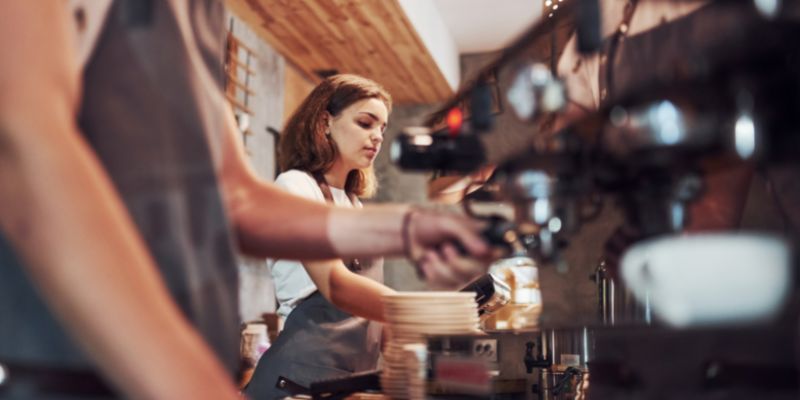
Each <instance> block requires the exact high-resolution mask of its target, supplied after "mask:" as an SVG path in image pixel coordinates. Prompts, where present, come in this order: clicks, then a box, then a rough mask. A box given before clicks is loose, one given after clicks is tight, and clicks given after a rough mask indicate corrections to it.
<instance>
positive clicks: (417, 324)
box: [381, 292, 479, 399]
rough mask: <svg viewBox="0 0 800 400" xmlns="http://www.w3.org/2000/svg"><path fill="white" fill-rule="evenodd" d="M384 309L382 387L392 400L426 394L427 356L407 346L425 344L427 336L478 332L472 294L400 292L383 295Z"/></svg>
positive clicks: (475, 308)
mask: <svg viewBox="0 0 800 400" xmlns="http://www.w3.org/2000/svg"><path fill="white" fill-rule="evenodd" d="M383 306H384V314H385V315H384V316H385V318H386V323H387V324H386V331H387V332H388V334H389V335H388V336H389V340H388V341H387V344H386V349H385V352H384V354H383V356H384V363H383V373H382V374H381V386H382V387H383V391H384V393H386V394H388V395H389V396H391V397H392V398H393V399H408V398H419V397H420V396H422V395H424V393H425V390H424V389H425V388H424V385H425V379H422V377H424V374H425V371H426V369H427V366H426V364H427V362H426V361H425V359H426V357H424V355H423V354H420V351H419V350H418V347H414V346H407V345H411V344H423V345H424V344H426V337H427V336H430V335H463V334H474V333H476V332H478V322H479V319H478V305H477V303H475V293H471V292H470V293H461V292H399V293H395V294H391V295H387V296H384V297H383ZM415 350H416V351H415Z"/></svg>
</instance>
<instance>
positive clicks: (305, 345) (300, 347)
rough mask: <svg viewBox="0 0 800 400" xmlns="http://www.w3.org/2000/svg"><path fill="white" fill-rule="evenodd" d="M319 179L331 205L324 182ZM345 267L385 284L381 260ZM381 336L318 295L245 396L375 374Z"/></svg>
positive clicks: (289, 325) (373, 325)
mask: <svg viewBox="0 0 800 400" xmlns="http://www.w3.org/2000/svg"><path fill="white" fill-rule="evenodd" d="M315 178H316V179H317V182H318V183H319V185H320V189H321V190H322V193H323V195H324V196H325V198H326V200H327V201H328V202H329V203H332V202H333V197H332V196H331V194H330V188H328V187H327V183H325V181H324V178H321V177H320V176H315ZM350 198H351V201H353V197H352V196H351V197H350ZM346 265H347V266H348V268H349V269H350V271H352V272H354V273H357V274H359V275H362V276H366V277H368V278H370V279H372V280H374V281H377V282H383V265H382V263H380V262H378V261H375V260H373V261H367V260H364V261H363V263H362V262H359V261H356V260H353V261H349V262H346ZM381 332H382V325H381V324H380V323H377V322H373V321H369V320H366V319H364V318H359V317H354V316H352V315H350V314H348V313H346V312H344V311H342V310H339V309H338V308H336V306H334V305H333V304H331V302H329V301H328V300H326V299H325V297H323V296H322V294H321V293H320V292H319V291H317V292H314V293H313V294H312V295H311V296H309V297H308V298H306V299H304V300H303V301H301V302H300V304H298V305H297V307H295V309H294V310H292V312H291V313H290V314H289V317H287V318H286V323H285V324H284V327H283V331H281V333H280V335H278V339H277V340H276V341H275V343H273V344H272V346H270V348H269V350H267V352H266V353H264V355H263V356H262V357H261V360H260V361H259V362H258V366H257V367H256V370H255V372H254V373H253V378H252V379H251V380H250V384H249V385H248V386H247V389H245V393H246V394H247V396H248V397H250V398H252V399H257V400H262V399H280V398H283V397H286V396H289V395H291V394H292V391H291V390H290V389H289V388H280V387H278V386H279V385H278V380H279V377H282V378H286V379H288V380H290V381H291V382H293V383H295V384H297V385H300V386H302V387H304V388H308V387H309V386H310V385H311V383H312V382H317V381H321V380H327V379H333V378H341V377H345V376H348V375H350V374H353V373H356V372H363V371H369V370H374V369H376V368H377V366H378V357H379V356H380V344H381Z"/></svg>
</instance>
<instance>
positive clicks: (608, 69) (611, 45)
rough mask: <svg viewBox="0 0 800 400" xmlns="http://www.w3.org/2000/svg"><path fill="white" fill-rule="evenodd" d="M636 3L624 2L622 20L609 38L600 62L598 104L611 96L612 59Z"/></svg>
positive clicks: (612, 80)
mask: <svg viewBox="0 0 800 400" xmlns="http://www.w3.org/2000/svg"><path fill="white" fill-rule="evenodd" d="M637 3H638V0H628V2H627V4H625V9H624V10H623V11H622V22H620V24H619V26H618V27H617V30H616V31H614V33H613V34H612V35H611V37H610V38H609V41H608V44H607V51H606V54H605V62H601V63H600V71H599V72H600V76H599V80H600V85H599V86H600V104H603V103H605V102H606V101H607V100H608V99H610V98H612V97H613V90H614V60H615V59H616V55H617V50H618V48H619V45H620V43H622V40H623V39H624V37H625V35H627V34H628V31H629V30H630V26H631V20H633V14H634V13H635V11H636V5H637ZM601 57H602V56H601ZM601 60H602V58H601Z"/></svg>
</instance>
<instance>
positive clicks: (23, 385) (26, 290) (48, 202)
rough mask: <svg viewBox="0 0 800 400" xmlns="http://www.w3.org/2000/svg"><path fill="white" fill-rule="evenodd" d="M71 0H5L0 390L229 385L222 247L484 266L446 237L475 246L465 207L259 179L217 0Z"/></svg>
mask: <svg viewBox="0 0 800 400" xmlns="http://www.w3.org/2000/svg"><path fill="white" fill-rule="evenodd" d="M75 3H81V2H80V1H73V2H71V3H68V2H65V1H51V2H32V1H27V0H9V1H3V2H0V48H2V49H3V51H4V52H5V53H6V54H13V55H14V56H13V57H4V58H2V59H0V233H1V234H2V235H1V236H0V364H3V365H4V368H6V369H7V372H8V374H7V376H8V379H7V380H5V381H4V382H3V384H2V385H0V398H11V399H15V398H25V399H29V398H49V399H70V398H82V399H85V398H114V397H116V396H118V395H120V396H124V397H130V398H157V399H206V398H208V399H226V398H230V399H232V398H238V397H239V394H238V393H237V389H236V387H235V385H234V383H233V380H232V377H233V375H234V374H235V372H236V369H237V366H238V344H239V322H240V321H239V317H238V312H239V310H238V304H237V298H238V292H237V290H238V281H237V279H238V278H237V270H236V262H235V260H234V254H235V251H234V244H235V245H238V246H239V248H240V249H241V250H242V252H244V253H246V254H248V255H253V256H261V257H277V258H304V259H309V260H311V259H329V258H333V257H342V258H352V257H359V258H362V257H363V258H367V257H374V256H379V255H401V254H405V255H407V256H409V257H410V258H411V259H412V260H414V261H416V263H417V264H418V265H419V267H420V268H421V270H422V271H423V272H424V274H425V276H426V277H427V278H428V279H430V280H432V281H435V282H445V283H450V284H454V283H456V282H460V281H465V280H467V279H468V278H469V277H471V276H472V275H474V274H477V273H480V272H482V269H483V264H482V263H478V262H476V261H474V260H472V259H467V258H464V257H461V256H460V255H458V254H457V253H456V252H455V249H454V246H453V244H452V242H460V243H461V244H462V245H463V246H464V248H466V249H467V251H468V253H469V254H470V255H472V256H478V257H480V256H483V255H485V254H487V253H488V249H487V246H486V244H485V243H484V242H483V241H482V240H481V239H480V237H479V236H478V235H477V233H476V232H477V230H478V229H480V227H479V226H477V225H476V224H475V223H474V222H472V221H470V220H467V219H464V218H460V217H456V216H449V215H441V214H436V213H432V212H424V211H411V210H410V209H409V208H408V207H405V206H375V207H365V208H364V209H363V210H353V209H347V208H334V207H331V206H327V205H324V204H319V203H318V202H314V201H310V200H306V199H301V198H299V197H295V196H292V195H291V194H288V193H286V192H284V191H282V190H280V189H279V188H277V187H275V186H273V185H271V184H267V183H264V182H261V181H260V180H258V179H257V178H256V175H255V174H254V173H253V171H252V170H251V169H250V168H249V167H248V165H247V163H246V161H245V156H244V155H243V149H242V146H241V143H240V142H239V141H238V137H239V136H238V132H237V129H236V126H235V122H234V119H233V116H232V113H231V112H230V110H229V109H228V108H227V106H226V104H225V100H224V97H223V93H222V87H221V77H222V76H223V75H222V71H221V65H222V49H223V40H224V30H223V6H222V2H220V1H215V0H165V1H150V0H147V1H146V0H115V1H101V0H93V1H84V2H82V3H83V6H82V7H81V8H71V4H75ZM75 32H77V35H76V34H75ZM92 32H96V35H92ZM76 39H77V40H76ZM76 43H77V45H76ZM423 221H424V222H423ZM98 373H99V374H98ZM106 382H108V383H109V384H110V386H111V387H112V388H113V389H109V387H108V386H107V385H106Z"/></svg>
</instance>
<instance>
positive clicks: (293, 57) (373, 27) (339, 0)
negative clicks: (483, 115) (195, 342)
mask: <svg viewBox="0 0 800 400" xmlns="http://www.w3.org/2000/svg"><path fill="white" fill-rule="evenodd" d="M226 4H227V5H228V7H229V9H230V10H231V11H232V12H233V13H234V14H236V15H237V16H238V17H239V18H241V19H242V20H243V21H244V22H245V23H247V24H248V25H249V26H250V27H251V28H252V29H253V31H255V32H256V33H257V34H258V35H259V36H261V37H262V38H263V39H264V40H265V41H266V42H267V43H269V44H270V45H271V46H272V47H273V48H275V50H276V51H278V52H279V53H281V54H282V55H284V57H286V58H287V59H288V60H289V62H291V63H292V64H294V65H296V66H297V67H298V68H299V69H300V70H301V71H302V73H304V74H305V75H307V77H308V78H310V79H312V80H313V81H319V77H318V76H316V72H317V71H319V70H337V71H339V72H343V73H346V72H349V73H355V74H359V75H363V76H366V77H368V78H371V79H374V80H375V81H377V82H379V83H381V84H382V85H383V86H384V87H386V89H387V90H388V91H389V92H390V93H391V94H392V97H393V98H394V100H395V102H396V103H398V104H414V103H433V102H438V101H442V100H446V99H448V98H449V97H451V96H452V95H453V91H452V89H451V88H450V87H449V85H448V84H447V80H446V79H445V77H444V74H443V73H442V71H441V70H440V69H439V67H438V65H437V64H436V62H435V61H434V59H433V57H432V56H431V54H430V53H429V52H428V49H427V48H426V47H425V45H424V44H423V42H422V40H421V39H420V37H419V35H418V34H417V32H416V31H415V30H414V28H413V26H412V24H411V22H410V21H409V20H408V17H407V16H406V15H405V13H404V12H403V9H402V7H401V6H400V4H399V2H398V0H304V1H296V0H226Z"/></svg>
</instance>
